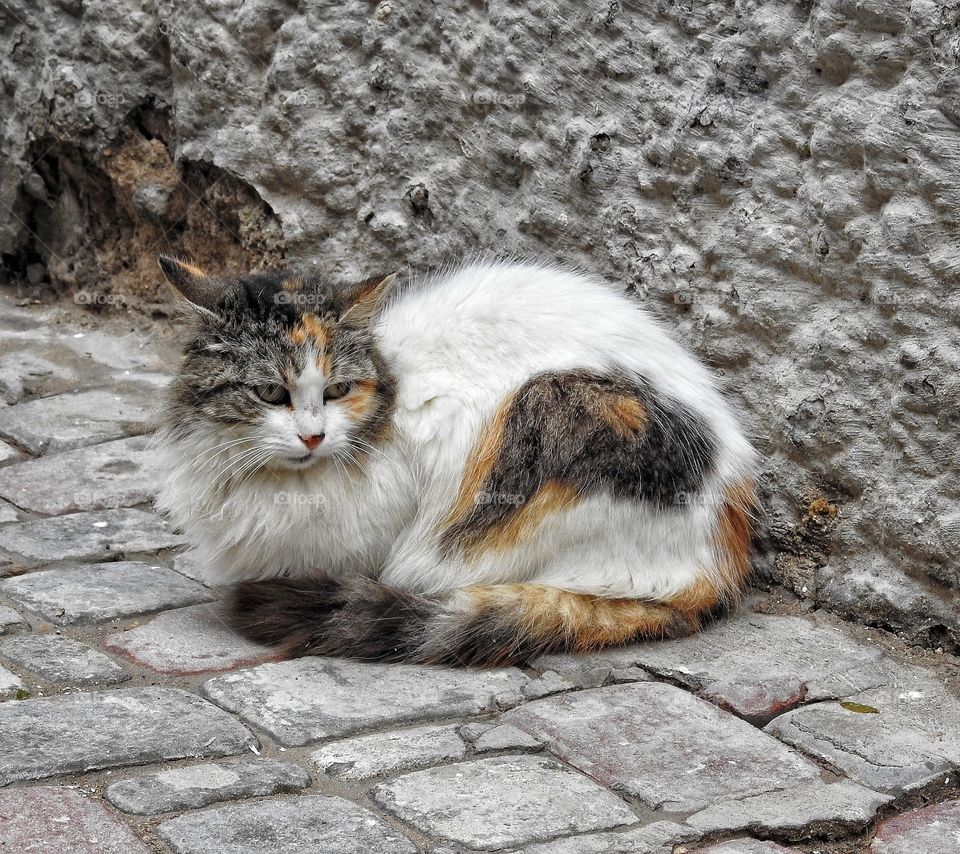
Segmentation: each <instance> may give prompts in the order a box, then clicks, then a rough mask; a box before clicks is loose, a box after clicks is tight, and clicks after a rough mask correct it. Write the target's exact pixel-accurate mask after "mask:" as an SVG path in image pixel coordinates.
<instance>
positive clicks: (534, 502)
mask: <svg viewBox="0 0 960 854" xmlns="http://www.w3.org/2000/svg"><path fill="white" fill-rule="evenodd" d="M481 494H482V493H481ZM479 497H480V496H479V495H477V496H475V500H477V499H478V498H479ZM514 498H519V496H516V497H514V496H496V495H494V496H490V500H507V499H514ZM578 500H579V495H578V493H577V489H576V487H574V486H571V485H570V484H567V483H561V482H560V481H558V480H551V481H548V482H547V483H545V484H544V485H543V486H541V487H540V488H539V489H538V490H537V491H536V492H535V493H534V494H533V495H531V496H530V498H529V499H528V500H527V501H525V502H524V503H523V504H519V505H518V506H517V509H516V512H514V513H513V514H511V515H510V516H509V517H508V518H507V519H506V521H504V522H503V524H501V525H498V526H497V527H495V528H491V529H490V530H488V531H484V532H483V533H482V534H481V535H480V536H478V537H476V538H472V539H470V540H469V541H468V542H467V544H466V547H465V549H464V553H465V555H466V556H467V557H468V558H477V557H480V555H482V554H483V553H484V552H503V551H506V550H507V549H509V548H511V547H513V546H515V545H517V544H518V543H519V542H521V541H522V540H524V539H526V538H527V537H529V536H530V535H531V534H533V533H534V532H535V531H536V530H537V528H539V527H540V525H541V524H542V522H543V521H544V519H546V518H547V517H548V516H551V515H553V514H554V513H557V512H559V511H560V510H565V509H567V508H568V507H573V506H574V505H575V504H576V503H577V501H578Z"/></svg>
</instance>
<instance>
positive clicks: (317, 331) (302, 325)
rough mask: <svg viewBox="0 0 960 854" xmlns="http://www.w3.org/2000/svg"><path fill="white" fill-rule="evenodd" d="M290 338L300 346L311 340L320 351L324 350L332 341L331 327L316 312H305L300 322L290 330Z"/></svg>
mask: <svg viewBox="0 0 960 854" xmlns="http://www.w3.org/2000/svg"><path fill="white" fill-rule="evenodd" d="M290 338H291V339H292V340H293V343H294V344H297V345H298V346H299V345H301V344H306V343H307V342H308V341H310V342H312V343H313V345H314V346H315V347H316V348H317V351H318V352H323V351H325V350H326V349H327V345H328V344H329V343H330V327H329V326H327V324H325V323H324V322H323V321H322V320H320V318H319V317H317V316H316V315H315V314H304V315H303V316H302V317H301V318H300V322H299V323H298V324H297V325H296V326H294V327H293V329H291V330H290Z"/></svg>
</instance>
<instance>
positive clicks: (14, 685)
mask: <svg viewBox="0 0 960 854" xmlns="http://www.w3.org/2000/svg"><path fill="white" fill-rule="evenodd" d="M22 687H23V681H22V680H21V679H20V677H19V676H17V674H16V673H11V672H10V671H9V670H7V668H6V667H2V666H0V700H7V699H9V698H10V697H13V696H16V693H17V691H18V690H19V689H20V688H22Z"/></svg>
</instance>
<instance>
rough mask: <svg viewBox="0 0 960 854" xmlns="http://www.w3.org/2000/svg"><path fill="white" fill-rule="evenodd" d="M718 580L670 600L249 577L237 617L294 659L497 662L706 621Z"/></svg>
mask: <svg viewBox="0 0 960 854" xmlns="http://www.w3.org/2000/svg"><path fill="white" fill-rule="evenodd" d="M721 599H722V597H721V596H720V595H719V594H718V593H717V591H716V588H715V587H714V585H712V584H707V583H701V584H695V585H693V587H691V588H689V589H688V590H687V591H685V592H683V593H681V594H679V595H678V596H675V597H673V599H670V600H666V601H663V602H651V601H644V600H639V599H609V598H603V597H600V596H591V595H588V594H583V593H572V592H569V591H565V590H560V589H557V588H553V587H546V586H543V585H538V584H497V585H492V586H487V587H466V588H462V589H459V590H454V591H451V592H449V593H446V594H442V595H437V596H421V595H417V594H412V593H408V592H405V591H402V590H398V589H395V588H392V587H387V586H385V585H383V584H380V583H379V582H377V581H373V580H371V579H366V578H356V577H354V578H349V579H338V578H333V577H329V576H321V577H313V578H300V579H285V578H282V579H275V580H271V581H257V582H244V583H242V584H240V585H238V586H237V587H235V588H234V590H233V593H232V596H231V598H230V603H229V612H228V613H229V620H230V622H231V624H232V625H233V627H234V628H235V629H236V630H237V631H238V632H240V634H242V635H244V636H245V637H247V638H249V639H250V640H253V641H257V642H259V643H263V644H268V645H271V646H279V647H281V648H282V649H283V651H284V652H285V653H286V654H287V655H289V656H299V655H325V656H343V657H348V658H356V659H361V660H366V661H371V660H374V661H376V660H379V661H400V662H409V663H417V664H443V665H455V666H478V667H495V666H499V665H507V664H519V663H522V662H525V661H529V660H530V659H532V658H535V657H536V656H538V655H542V654H544V653H548V652H589V651H593V650H597V649H600V648H602V647H605V646H610V645H615V644H623V643H628V642H630V641H635V640H641V639H646V638H663V637H676V636H679V635H683V634H687V633H689V632H691V631H694V630H696V629H698V628H700V625H701V623H702V621H703V620H704V619H705V618H706V617H708V616H710V615H711V614H712V613H713V612H716V611H717V610H718V609H720V608H721V607H722V605H723V602H722V601H721Z"/></svg>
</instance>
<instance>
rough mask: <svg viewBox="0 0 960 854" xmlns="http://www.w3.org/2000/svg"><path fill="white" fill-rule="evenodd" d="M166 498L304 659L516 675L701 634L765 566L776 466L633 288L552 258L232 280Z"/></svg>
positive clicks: (178, 399) (218, 281)
mask: <svg viewBox="0 0 960 854" xmlns="http://www.w3.org/2000/svg"><path fill="white" fill-rule="evenodd" d="M160 265H161V268H162V270H163V273H164V274H165V276H166V278H167V279H168V280H169V282H170V283H171V284H172V285H173V287H174V288H175V289H176V291H177V292H178V293H179V294H180V295H181V296H182V297H183V298H184V299H185V300H186V303H187V305H188V306H189V307H191V308H192V311H191V312H190V314H192V315H193V323H194V327H193V330H192V333H191V339H190V341H189V343H188V344H187V346H186V349H185V355H184V359H183V363H182V365H181V367H180V370H179V373H178V375H177V376H176V378H175V380H174V382H173V383H172V385H171V388H170V390H169V393H168V398H167V401H166V403H165V405H164V412H163V418H162V426H161V427H160V430H159V433H158V441H159V451H160V460H161V470H162V471H163V473H164V474H163V482H162V484H161V485H160V489H159V495H158V499H157V503H158V506H159V508H160V509H161V510H162V511H164V512H165V513H166V514H168V515H169V517H170V518H171V519H172V520H173V522H175V523H176V524H177V525H178V526H179V527H180V528H181V529H182V530H183V531H184V532H185V533H186V534H187V536H188V537H189V538H190V539H191V540H192V541H193V543H194V544H195V545H196V546H197V547H198V549H199V550H200V554H201V555H202V556H203V559H204V561H205V562H206V565H207V567H208V574H209V579H210V580H211V581H213V582H215V583H227V582H237V583H236V584H235V585H234V587H233V588H232V593H231V594H230V595H229V597H228V603H229V604H228V614H229V617H228V619H229V622H230V624H231V625H232V626H233V627H234V628H235V629H236V630H237V631H238V632H239V633H240V634H242V635H244V636H245V637H247V638H250V639H251V640H254V641H257V642H260V643H264V644H269V645H274V646H279V647H281V650H282V653H283V654H286V655H288V656H297V655H309V654H316V655H324V656H345V657H353V658H357V659H364V660H388V661H398V662H407V663H416V664H442V665H463V666H499V665H507V664H517V663H522V662H524V661H528V660H530V659H533V658H535V657H536V656H538V655H540V654H543V653H548V652H562V651H570V652H587V651H593V650H599V649H602V648H603V647H606V646H609V645H617V644H624V643H627V642H630V641H635V640H640V639H646V638H660V637H674V636H678V635H681V634H686V633H689V632H692V631H696V630H697V629H699V628H700V627H701V625H702V624H703V622H704V621H705V620H707V619H710V618H711V617H713V616H715V615H717V614H719V613H721V612H722V611H724V610H726V609H727V608H728V607H729V606H730V605H731V604H733V603H734V602H735V601H736V600H737V597H738V594H739V593H740V592H741V591H742V589H743V587H744V586H745V584H746V580H747V577H748V574H749V570H750V554H749V552H750V539H751V516H752V508H753V507H754V504H755V492H754V482H755V478H756V473H757V459H756V455H755V452H754V451H753V449H752V447H751V445H750V442H749V441H748V440H747V438H746V437H745V435H744V433H743V431H742V430H741V428H740V427H739V426H738V423H737V420H736V418H735V417H734V415H733V414H732V412H731V409H730V407H729V406H728V404H727V403H726V402H725V401H724V399H723V398H722V397H721V395H720V393H719V392H718V389H717V386H716V383H715V380H714V378H713V376H712V374H711V372H709V371H708V370H707V369H706V368H705V367H704V366H703V365H702V364H701V363H700V362H698V361H697V360H696V359H695V358H694V357H693V356H691V355H690V354H688V353H687V352H686V351H685V350H684V349H682V348H681V347H680V346H679V345H678V344H676V343H675V342H674V341H673V340H672V339H671V338H670V337H669V336H668V335H667V334H666V333H665V332H664V330H663V329H662V328H661V327H660V326H659V325H658V324H657V323H656V322H655V321H654V320H653V319H652V318H651V316H650V315H649V314H648V313H647V312H646V311H645V310H644V309H643V308H642V306H641V304H640V301H639V299H638V298H637V297H636V296H635V295H633V294H630V293H628V292H627V291H626V290H625V289H618V288H616V287H613V286H611V285H608V284H605V283H604V282H602V281H601V280H598V279H597V278H593V277H591V276H588V275H584V274H581V273H578V272H575V271H573V270H570V269H565V268H560V267H553V266H549V265H545V264H540V263H519V262H513V263H511V262H485V263H473V264H464V265H462V266H460V267H458V268H455V269H452V270H448V271H446V272H443V273H440V274H437V275H434V276H431V277H428V278H425V279H423V280H420V281H414V282H408V283H407V284H406V286H404V287H397V286H396V284H395V283H394V282H395V278H394V276H392V275H388V276H375V277H373V278H370V279H368V280H366V281H363V282H361V283H359V284H356V285H350V286H335V285H333V284H331V283H329V282H328V281H327V280H325V279H323V278H320V277H313V276H299V275H293V274H286V273H256V274H252V275H247V276H244V277H239V278H216V277H210V276H207V275H205V274H204V273H203V272H202V271H201V270H199V269H197V268H196V267H193V266H191V265H188V264H185V263H181V262H178V261H176V260H173V259H171V258H167V257H162V258H161V259H160Z"/></svg>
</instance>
